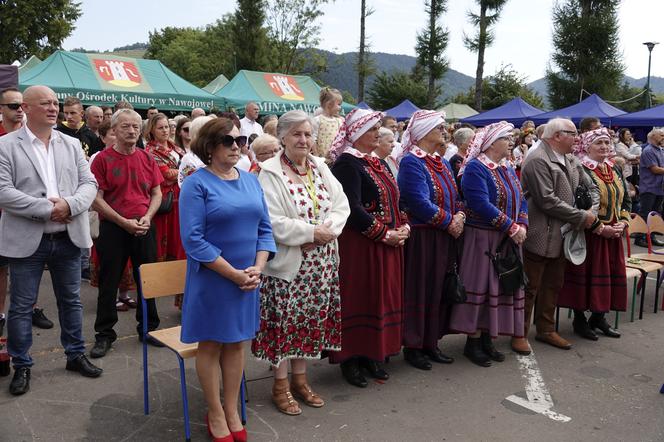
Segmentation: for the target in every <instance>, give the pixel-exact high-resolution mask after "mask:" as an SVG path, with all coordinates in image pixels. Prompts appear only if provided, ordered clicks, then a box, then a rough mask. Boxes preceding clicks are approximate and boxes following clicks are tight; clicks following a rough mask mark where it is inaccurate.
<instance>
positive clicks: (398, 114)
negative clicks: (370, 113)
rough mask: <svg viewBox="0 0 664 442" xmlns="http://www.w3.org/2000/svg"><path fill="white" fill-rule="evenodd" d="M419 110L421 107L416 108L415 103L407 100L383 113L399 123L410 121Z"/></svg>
mask: <svg viewBox="0 0 664 442" xmlns="http://www.w3.org/2000/svg"><path fill="white" fill-rule="evenodd" d="M418 110H420V108H419V107H417V106H415V105H414V104H413V103H411V101H410V100H408V99H406V100H403V101H402V102H401V103H399V104H398V105H396V106H394V107H393V108H392V109H388V110H386V111H383V113H384V114H385V115H389V116H390V117H394V118H396V119H397V121H403V120H407V119H409V118H410V116H411V115H413V113H414V112H415V111H418Z"/></svg>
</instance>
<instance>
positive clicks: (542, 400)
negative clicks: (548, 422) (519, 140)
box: [506, 352, 572, 422]
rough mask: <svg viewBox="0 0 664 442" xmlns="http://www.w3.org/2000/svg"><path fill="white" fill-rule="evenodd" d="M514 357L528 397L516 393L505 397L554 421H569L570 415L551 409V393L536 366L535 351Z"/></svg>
mask: <svg viewBox="0 0 664 442" xmlns="http://www.w3.org/2000/svg"><path fill="white" fill-rule="evenodd" d="M516 359H517V361H518V362H519V368H520V369H521V374H522V376H523V377H524V378H525V379H526V397H527V398H528V399H524V398H522V397H519V396H516V395H510V396H507V398H506V399H507V400H508V401H510V402H512V403H515V404H517V405H520V406H522V407H524V408H527V409H528V410H531V411H534V412H535V413H538V414H542V415H544V416H546V417H548V418H549V419H553V420H554V421H558V422H569V421H571V420H572V418H571V417H569V416H565V415H564V414H560V413H556V412H555V411H553V410H552V409H553V399H551V394H549V390H548V389H547V388H546V384H545V383H544V378H543V377H542V373H541V372H540V369H539V367H538V366H537V359H535V352H531V353H530V354H529V355H528V356H523V355H517V357H516Z"/></svg>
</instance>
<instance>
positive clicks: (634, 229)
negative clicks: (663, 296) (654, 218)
mask: <svg viewBox="0 0 664 442" xmlns="http://www.w3.org/2000/svg"><path fill="white" fill-rule="evenodd" d="M632 233H642V234H645V235H646V237H647V238H648V241H650V235H649V233H650V232H649V230H648V226H647V225H646V222H645V221H644V220H643V218H641V217H640V216H639V215H637V214H634V213H633V214H632V217H631V219H630V221H629V226H628V227H627V232H626V235H625V239H626V241H625V242H626V245H627V259H626V260H625V261H626V262H625V266H626V267H627V268H633V269H637V270H639V271H640V272H641V273H642V274H643V275H642V276H643V277H642V278H641V303H640V306H639V319H643V306H644V302H645V294H646V281H647V279H648V278H647V276H648V273H650V272H654V271H656V272H657V282H656V284H655V309H657V300H658V298H659V286H660V284H661V282H660V276H661V273H662V268H664V265H662V263H659V262H657V261H652V260H647V259H646V257H647V256H649V255H648V254H647V253H636V254H634V255H632V248H631V243H630V235H631V234H632ZM635 295H636V292H634V293H633V294H632V315H631V318H630V320H631V321H634V302H635V300H636V297H635Z"/></svg>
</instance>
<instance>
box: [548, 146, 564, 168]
mask: <svg viewBox="0 0 664 442" xmlns="http://www.w3.org/2000/svg"><path fill="white" fill-rule="evenodd" d="M551 152H553V155H554V156H555V157H556V161H558V162H559V163H560V164H562V165H563V166H565V155H563V154H561V153H558V152H556V151H555V150H553V149H551Z"/></svg>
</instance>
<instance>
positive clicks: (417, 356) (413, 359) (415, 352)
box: [403, 347, 431, 370]
mask: <svg viewBox="0 0 664 442" xmlns="http://www.w3.org/2000/svg"><path fill="white" fill-rule="evenodd" d="M403 356H404V359H405V360H406V362H408V363H409V364H410V365H412V366H413V367H415V368H419V369H420V370H431V362H429V361H427V358H425V357H424V353H423V352H422V350H420V349H418V348H407V347H404V349H403Z"/></svg>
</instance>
